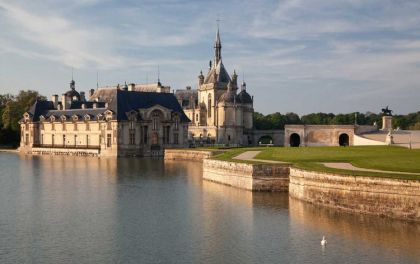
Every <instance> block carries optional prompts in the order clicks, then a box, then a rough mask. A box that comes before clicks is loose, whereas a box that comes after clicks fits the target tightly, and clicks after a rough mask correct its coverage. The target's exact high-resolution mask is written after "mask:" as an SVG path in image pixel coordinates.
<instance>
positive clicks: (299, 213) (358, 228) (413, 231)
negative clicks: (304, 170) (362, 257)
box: [289, 198, 420, 259]
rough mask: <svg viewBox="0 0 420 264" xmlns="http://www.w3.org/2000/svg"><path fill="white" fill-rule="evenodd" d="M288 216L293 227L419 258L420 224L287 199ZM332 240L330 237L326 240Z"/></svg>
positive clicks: (397, 254) (395, 253)
mask: <svg viewBox="0 0 420 264" xmlns="http://www.w3.org/2000/svg"><path fill="white" fill-rule="evenodd" d="M289 207H290V218H291V219H292V223H293V226H294V228H297V229H299V228H302V227H303V226H304V227H306V228H310V229H317V230H318V232H320V233H322V234H330V236H331V235H332V236H333V237H340V239H346V240H351V241H357V242H358V243H360V245H365V246H368V245H375V246H378V247H380V248H383V249H384V250H386V251H388V252H392V254H394V255H396V256H399V255H404V254H409V255H411V256H414V257H416V258H418V259H420V251H419V246H420V245H419V241H418V237H419V234H420V225H419V224H417V223H409V222H405V221H398V220H393V219H388V218H381V217H378V216H372V215H363V214H351V213H346V212H342V211H338V210H334V209H330V208H324V207H319V206H314V205H311V204H308V203H304V202H302V201H299V200H297V199H293V198H290V200H289ZM328 241H329V243H330V244H331V242H332V243H334V242H333V241H331V239H329V240H328Z"/></svg>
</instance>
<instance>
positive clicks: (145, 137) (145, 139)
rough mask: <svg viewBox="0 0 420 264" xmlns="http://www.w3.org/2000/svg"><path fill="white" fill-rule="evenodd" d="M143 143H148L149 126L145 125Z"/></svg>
mask: <svg viewBox="0 0 420 264" xmlns="http://www.w3.org/2000/svg"><path fill="white" fill-rule="evenodd" d="M143 143H144V144H147V126H144V127H143Z"/></svg>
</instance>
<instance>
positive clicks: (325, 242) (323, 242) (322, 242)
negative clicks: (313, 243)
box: [321, 236, 327, 246]
mask: <svg viewBox="0 0 420 264" xmlns="http://www.w3.org/2000/svg"><path fill="white" fill-rule="evenodd" d="M325 245H327V240H326V239H325V236H322V240H321V246H325Z"/></svg>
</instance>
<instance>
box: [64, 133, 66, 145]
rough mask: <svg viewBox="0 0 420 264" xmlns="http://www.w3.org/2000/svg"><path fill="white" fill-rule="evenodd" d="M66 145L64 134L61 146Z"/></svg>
mask: <svg viewBox="0 0 420 264" xmlns="http://www.w3.org/2000/svg"><path fill="white" fill-rule="evenodd" d="M65 145H66V135H63V146H65Z"/></svg>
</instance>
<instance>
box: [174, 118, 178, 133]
mask: <svg viewBox="0 0 420 264" xmlns="http://www.w3.org/2000/svg"><path fill="white" fill-rule="evenodd" d="M174 129H175V130H178V129H179V118H178V117H175V127H174Z"/></svg>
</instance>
